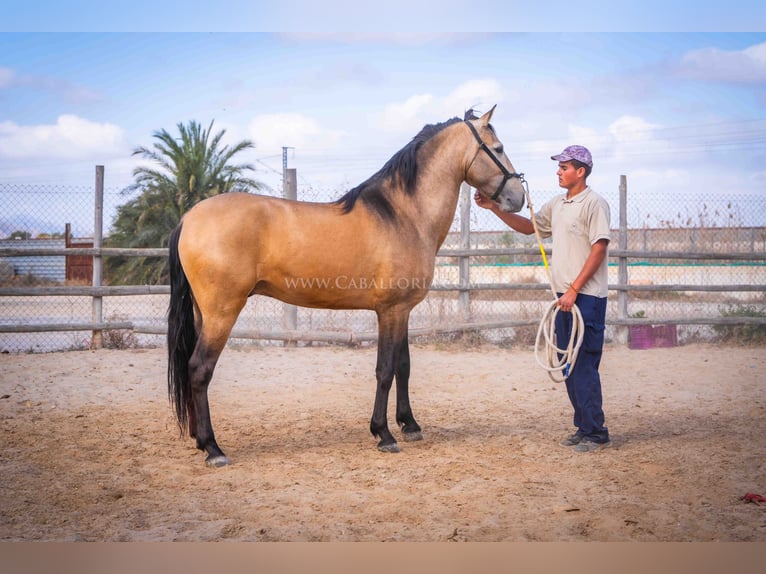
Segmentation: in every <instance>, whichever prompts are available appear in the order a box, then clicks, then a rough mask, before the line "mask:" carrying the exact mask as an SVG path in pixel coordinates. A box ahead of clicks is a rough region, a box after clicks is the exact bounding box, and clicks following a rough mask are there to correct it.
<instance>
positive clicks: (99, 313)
mask: <svg viewBox="0 0 766 574" xmlns="http://www.w3.org/2000/svg"><path fill="white" fill-rule="evenodd" d="M95 195H96V199H95V209H94V218H93V248H94V249H101V247H102V246H103V233H104V166H103V165H97V166H96V194H95ZM102 264H103V261H102V259H101V255H94V256H93V286H94V287H101V283H102ZM102 304H103V301H102V298H101V296H100V295H94V296H93V301H92V308H93V322H94V323H103V322H104V316H103V307H102ZM103 346H104V334H103V332H102V331H100V330H94V331H93V334H92V337H91V347H92V348H94V349H100V348H102V347H103Z"/></svg>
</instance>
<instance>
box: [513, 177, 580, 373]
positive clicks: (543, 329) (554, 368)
mask: <svg viewBox="0 0 766 574" xmlns="http://www.w3.org/2000/svg"><path fill="white" fill-rule="evenodd" d="M522 184H523V185H524V192H525V194H526V196H527V205H528V206H529V212H530V214H531V217H530V219H531V220H532V227H533V228H534V230H535V237H536V238H537V245H538V247H539V248H540V254H541V255H542V257H543V265H544V266H545V272H546V273H547V275H548V284H549V285H550V288H551V293H553V301H551V304H550V305H549V306H548V309H547V310H546V312H545V314H544V315H543V318H542V320H541V321H540V325H539V326H538V328H537V336H536V337H535V359H536V360H537V364H538V365H540V366H541V367H542V368H543V369H545V370H546V371H547V372H548V376H549V377H550V378H551V380H553V381H554V382H556V383H561V382H563V381H564V380H566V378H567V377H568V376H569V374H570V373H571V372H572V369H574V365H575V362H576V361H577V355H578V354H579V352H580V347H581V346H582V340H583V337H584V336H585V322H584V321H583V318H582V313H580V309H579V307H577V305H576V304H574V303H573V304H572V331H571V333H570V335H569V341H568V342H567V346H566V348H565V349H561V348H559V347H558V345H557V341H556V315H558V313H559V311H560V310H561V309H560V308H559V304H558V299H559V298H558V295H557V294H556V290H555V289H554V288H553V277H552V275H551V269H550V267H549V265H548V258H547V257H546V255H545V248H544V247H543V242H542V240H541V239H540V231H539V230H538V229H537V221H536V220H535V210H534V208H533V207H532V198H531V197H530V196H529V186H528V185H527V182H526V180H523V179H522ZM541 342H542V343H544V349H541ZM542 350H544V351H545V353H544V361H543V359H542V358H541V356H540V355H541V352H542Z"/></svg>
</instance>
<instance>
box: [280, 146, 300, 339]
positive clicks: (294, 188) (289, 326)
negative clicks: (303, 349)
mask: <svg viewBox="0 0 766 574" xmlns="http://www.w3.org/2000/svg"><path fill="white" fill-rule="evenodd" d="M289 149H295V148H290V147H282V197H284V198H285V199H289V200H292V201H297V199H298V177H297V175H296V172H295V168H293V169H288V168H287V150H289ZM282 326H283V328H284V329H285V330H287V331H295V330H296V329H297V328H298V308H297V307H296V306H295V305H289V304H287V303H285V304H284V305H283V307H282ZM285 346H286V347H294V346H295V342H294V341H293V342H288V341H285Z"/></svg>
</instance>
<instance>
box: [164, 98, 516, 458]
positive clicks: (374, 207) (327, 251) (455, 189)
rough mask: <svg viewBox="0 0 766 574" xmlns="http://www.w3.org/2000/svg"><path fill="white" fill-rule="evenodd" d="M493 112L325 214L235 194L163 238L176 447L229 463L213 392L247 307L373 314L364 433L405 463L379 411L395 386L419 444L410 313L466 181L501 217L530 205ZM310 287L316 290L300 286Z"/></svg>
mask: <svg viewBox="0 0 766 574" xmlns="http://www.w3.org/2000/svg"><path fill="white" fill-rule="evenodd" d="M495 107H496V106H493V107H492V108H491V109H490V110H489V111H488V112H486V113H484V114H483V115H482V116H481V117H478V116H477V115H476V114H475V113H474V112H473V110H469V111H467V112H466V113H465V115H464V117H463V118H462V119H460V118H458V117H454V118H452V119H450V120H447V121H445V122H442V123H438V124H429V125H426V126H425V127H423V129H422V130H421V131H420V132H419V133H418V134H417V135H416V136H415V137H414V138H412V140H411V141H410V142H409V143H407V145H405V146H404V147H403V148H402V149H401V150H399V151H398V152H397V153H396V154H394V155H393V156H392V157H391V158H390V159H389V160H388V162H386V163H385V165H384V166H383V167H382V168H381V169H380V170H379V171H378V172H377V173H375V174H374V175H373V176H372V177H370V178H369V179H368V180H366V181H365V182H363V183H362V184H360V185H358V186H356V187H355V188H353V189H351V190H350V191H348V192H347V193H345V194H344V195H343V196H342V197H340V198H339V199H337V200H334V201H330V202H326V203H320V202H304V201H294V200H287V199H282V198H275V197H269V196H263V195H257V194H249V193H242V192H229V193H225V194H220V195H216V196H213V197H210V198H207V199H204V200H202V201H200V202H199V203H197V204H196V205H195V206H193V207H192V208H191V209H189V211H187V212H186V214H185V215H184V216H183V218H182V219H181V221H180V222H179V224H178V225H177V226H176V227H175V228H174V230H173V231H172V233H171V235H170V239H169V268H170V283H171V285H170V287H171V290H170V303H169V306H168V313H167V317H168V331H167V349H168V394H169V399H170V402H171V405H172V407H173V410H174V411H175V418H176V419H177V423H178V426H179V428H180V430H181V433H182V435H184V434H185V433H186V432H187V431H188V434H189V436H190V437H191V438H192V439H195V440H196V446H197V448H198V449H200V450H202V451H204V452H205V453H206V454H207V457H206V459H205V464H206V465H208V466H211V467H219V466H224V465H227V464H229V459H228V457H227V456H226V455H225V454H224V452H223V451H222V450H221V448H220V447H219V446H218V443H217V442H216V439H215V434H214V432H213V427H212V423H211V419H210V408H209V403H208V392H207V391H208V386H209V384H210V381H211V379H212V376H213V371H214V370H215V366H216V363H217V362H218V359H219V357H220V355H221V352H222V351H223V349H224V347H225V345H226V343H227V340H228V338H229V335H230V333H231V330H232V328H233V326H234V324H235V322H236V320H237V317H238V316H239V314H240V312H241V311H242V309H243V307H244V306H245V303H246V302H247V300H248V298H249V297H250V296H252V295H266V296H269V297H273V298H276V299H279V300H281V301H284V302H286V303H291V304H293V305H298V306H303V307H313V308H324V309H368V310H373V311H375V313H376V316H377V320H378V340H377V363H376V367H375V379H376V383H377V388H376V392H375V401H374V406H373V411H372V418H371V420H370V432H371V433H372V435H373V437H375V438H377V439H379V442H378V444H377V448H378V449H379V450H380V451H382V452H399V450H400V449H399V446H398V443H397V441H396V439H395V438H394V436H393V434H391V431H390V429H389V427H388V421H387V417H386V411H387V408H388V396H389V391H390V389H391V386H392V382H393V380H394V379H396V422H397V424H398V425H399V427H400V430H401V433H402V435H403V438H404V440H405V441H416V440H422V438H423V435H422V431H421V427H420V425H419V424H418V423H417V422H416V421H415V417H414V416H413V413H412V409H411V406H410V400H409V391H408V388H409V378H410V351H409V344H408V322H409V316H410V312H411V310H412V309H413V307H415V305H417V304H418V303H420V302H421V301H422V300H423V298H424V297H425V296H426V294H427V293H428V290H429V287H430V284H431V281H432V279H433V273H434V264H435V260H436V253H437V251H438V250H439V247H440V246H441V244H442V242H443V241H444V238H445V237H446V235H447V232H448V231H449V228H450V224H451V222H452V219H453V217H454V214H455V209H456V207H457V202H458V197H459V189H460V185H461V183H462V182H463V181H465V182H467V183H468V184H469V185H471V186H472V187H474V188H476V189H477V190H478V191H479V192H480V193H482V194H484V195H486V196H488V197H491V198H493V199H494V200H495V201H497V202H498V203H499V205H500V207H501V209H503V210H504V211H507V212H517V211H519V210H521V208H522V206H523V204H524V188H523V185H522V184H523V183H524V177H523V174H519V173H516V172H515V170H514V168H513V165H512V164H511V162H510V160H509V159H508V156H507V155H506V154H505V152H504V149H503V144H502V143H501V142H500V140H499V139H498V137H497V134H496V133H495V129H494V127H493V126H492V125H491V124H490V120H491V118H492V114H493V112H494V110H495ZM301 278H304V279H306V278H309V279H311V280H303V281H301V280H300V279H301Z"/></svg>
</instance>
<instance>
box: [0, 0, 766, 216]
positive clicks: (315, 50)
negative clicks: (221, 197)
mask: <svg viewBox="0 0 766 574" xmlns="http://www.w3.org/2000/svg"><path fill="white" fill-rule="evenodd" d="M4 4H6V5H8V7H9V8H11V9H12V10H11V12H12V17H10V18H9V19H5V20H4V21H3V23H2V24H1V25H0V183H25V184H26V183H45V184H48V183H59V184H69V185H91V184H92V181H93V171H94V167H93V166H95V165H96V164H102V165H105V168H106V185H107V187H110V188H118V187H124V186H126V185H128V184H129V183H131V181H132V170H133V169H134V167H135V166H136V165H137V161H138V160H137V158H134V157H132V155H131V152H132V150H133V149H135V148H136V147H138V146H150V145H151V144H152V133H153V132H154V131H155V130H158V129H162V128H164V129H167V130H168V131H171V132H172V131H174V130H175V126H176V124H178V123H179V122H183V123H186V122H188V121H189V120H196V121H199V122H200V123H202V124H204V125H207V124H209V123H210V122H211V121H215V124H214V129H216V130H219V129H225V130H226V132H227V137H228V141H232V142H233V141H238V140H241V139H245V138H247V139H251V140H252V141H253V142H254V143H255V144H256V147H255V149H254V150H252V151H251V152H249V153H248V154H247V155H243V156H242V157H241V158H240V159H241V160H242V161H250V162H253V163H254V164H255V165H256V166H257V168H258V171H257V172H256V173H255V177H256V178H257V179H260V180H262V181H263V182H264V183H266V184H267V185H268V186H269V187H270V188H271V189H272V190H274V192H279V191H280V190H281V169H282V157H281V148H282V146H287V147H290V148H291V149H290V151H289V155H288V165H289V166H290V167H294V168H296V169H297V171H298V185H299V190H300V189H301V188H305V189H308V188H310V189H311V190H312V191H313V193H319V194H320V195H325V196H327V197H328V198H333V197H337V196H338V195H340V193H341V192H342V191H344V190H345V189H348V188H349V187H351V186H353V185H356V184H358V183H360V182H361V181H363V180H364V179H366V178H367V177H369V176H370V175H372V173H374V172H375V171H377V169H378V168H379V167H380V166H382V165H383V163H385V161H386V160H387V159H388V158H389V157H390V156H391V155H392V154H393V153H394V152H396V151H397V150H398V149H399V148H400V147H402V146H403V145H405V144H406V143H407V142H408V141H409V139H410V138H411V137H412V136H413V135H415V134H416V133H417V132H418V131H419V130H420V128H422V127H423V125H425V124H426V123H432V122H438V121H443V120H446V119H449V118H451V117H453V116H462V114H463V112H464V110H465V109H467V108H469V107H472V106H474V107H476V108H477V109H479V110H480V111H484V110H486V109H488V108H489V107H491V106H492V105H494V104H497V109H496V112H495V116H494V118H493V123H494V125H495V127H496V129H497V132H498V134H499V136H500V137H501V139H502V140H503V142H504V143H505V147H506V150H507V153H508V155H509V157H510V159H511V161H512V162H513V163H514V167H515V168H516V169H517V171H523V172H524V173H525V174H526V177H527V179H528V180H529V182H530V187H531V188H532V189H533V190H538V189H539V190H550V191H553V190H555V189H556V183H555V163H554V162H552V161H551V160H550V159H549V156H550V155H551V154H553V153H558V152H559V151H560V150H561V149H562V148H563V147H564V146H566V145H568V144H570V143H579V144H582V145H586V146H588V147H589V148H590V149H591V151H592V152H593V155H594V160H595V164H596V166H595V169H594V173H593V175H592V177H591V179H590V183H591V185H592V186H593V187H594V188H596V189H598V190H610V192H611V191H613V190H616V188H617V186H618V183H619V176H620V175H622V174H625V175H627V176H628V182H629V189H630V191H631V193H633V194H636V195H641V194H646V195H652V194H662V195H664V196H666V197H668V196H669V197H672V196H673V194H680V195H684V194H686V195H689V194H694V193H695V191H698V190H701V189H704V190H705V192H706V193H708V192H711V190H715V192H719V193H720V194H721V195H722V196H723V195H725V196H727V197H735V198H736V197H748V198H752V197H756V196H757V197H762V193H763V187H764V183H766V33H764V32H752V31H748V27H749V26H752V25H753V22H754V21H755V20H757V18H755V19H754V18H752V16H754V15H755V16H758V15H763V14H764V12H766V9H764V8H760V7H758V6H755V4H753V6H751V7H750V8H751V10H750V13H749V15H750V16H751V17H750V18H744V19H742V18H740V20H741V21H739V22H734V21H733V20H732V18H733V16H732V14H733V11H731V10H729V11H726V12H718V13H717V14H718V15H719V16H717V19H713V20H711V18H713V17H715V16H716V13H713V12H710V11H709V6H708V8H705V7H701V8H699V9H698V10H697V12H695V15H694V17H692V18H689V17H688V15H685V14H682V13H677V14H671V13H669V9H666V10H665V12H664V13H665V15H666V16H667V18H666V19H663V22H666V23H667V27H668V29H667V30H662V29H660V30H657V28H656V25H655V27H654V28H652V27H651V26H650V25H649V20H648V17H649V16H654V15H656V11H654V10H652V8H654V7H658V6H660V5H661V3H658V2H652V1H648V2H644V3H643V6H644V11H640V12H639V11H635V12H634V11H632V10H633V9H630V10H623V12H621V13H620V18H617V19H616V20H617V24H618V25H617V26H615V22H612V23H611V24H612V29H617V30H622V31H618V32H612V31H609V26H608V24H609V23H608V22H606V21H605V20H604V19H603V11H599V12H592V13H591V14H590V15H588V14H584V15H582V14H581V15H580V16H577V15H576V14H577V13H573V12H572V10H571V8H566V9H563V10H559V9H557V8H559V6H557V4H562V5H564V3H556V2H554V3H552V4H551V3H549V4H546V5H545V7H537V8H535V9H534V10H536V11H537V12H538V13H539V18H538V19H537V20H535V18H534V14H532V15H530V14H529V12H528V11H526V12H524V14H525V19H524V20H521V21H520V20H519V19H518V18H515V19H511V18H508V20H507V21H508V22H510V21H513V22H514V23H516V24H517V25H518V26H517V30H520V31H516V32H513V31H511V32H509V31H497V32H492V31H486V30H487V29H491V27H492V26H493V25H494V24H497V23H498V22H502V21H503V20H502V19H500V18H498V14H497V12H494V11H493V10H492V8H493V3H492V2H490V3H489V4H486V3H484V4H483V5H482V7H481V8H479V7H471V8H466V7H463V8H461V6H462V5H458V4H457V3H455V2H445V3H444V4H443V5H442V6H443V7H444V8H445V10H446V9H450V8H452V9H454V10H458V9H460V10H462V12H460V13H461V14H467V11H469V12H471V13H472V15H473V17H474V18H475V20H476V21H477V23H478V22H480V23H481V24H482V25H483V27H484V29H485V31H475V32H471V31H460V32H450V31H444V28H445V26H443V25H442V26H441V27H442V30H439V29H438V28H439V26H440V25H441V22H438V21H437V22H436V23H435V24H434V25H433V27H430V26H424V25H422V24H421V28H420V30H416V29H415V26H414V24H412V23H410V24H409V25H411V26H412V28H413V29H407V26H404V27H400V28H399V29H394V31H387V32H380V31H376V30H374V29H373V30H370V29H364V28H365V27H364V26H360V25H356V24H354V20H353V19H352V20H351V21H343V22H342V23H340V24H337V23H336V21H334V20H331V19H330V23H331V24H336V26H335V27H334V29H333V26H330V27H328V26H326V25H325V24H327V22H325V21H320V20H322V18H323V19H324V20H328V18H327V14H328V13H327V12H324V13H323V15H317V14H316V13H315V12H312V10H306V9H304V10H302V11H301V12H300V15H301V17H300V18H299V22H302V23H303V24H302V25H299V26H295V27H294V28H293V29H290V28H291V26H290V25H288V24H292V23H293V22H292V21H291V20H290V17H291V16H295V14H294V13H289V12H286V11H285V10H287V8H286V7H287V6H289V5H290V4H291V3H289V2H288V3H280V4H278V5H277V4H274V5H273V6H272V5H268V6H270V8H271V9H270V11H269V12H268V13H269V15H270V20H269V21H265V20H264V19H263V18H260V19H259V18H258V17H257V14H259V12H258V9H261V10H265V8H266V6H264V3H258V2H255V3H253V2H251V3H237V2H220V3H218V5H220V6H221V7H222V8H224V7H227V5H236V6H233V7H235V8H237V9H239V10H240V11H239V12H237V13H238V14H240V15H242V18H234V19H233V18H231V17H230V16H229V17H228V18H223V17H222V16H221V14H220V13H219V14H218V16H216V17H215V18H211V19H210V20H209V21H206V22H204V23H203V24H202V25H200V23H199V22H197V23H195V24H193V25H192V24H191V23H189V22H186V21H185V20H184V19H183V18H181V19H180V20H178V19H176V20H174V19H173V18H172V17H171V16H170V15H169V14H166V13H165V9H164V8H162V7H159V8H157V7H155V8H146V10H142V8H144V7H146V6H147V4H146V3H143V2H141V1H136V2H130V3H122V2H115V3H114V5H115V6H114V7H113V9H112V11H111V12H110V13H109V14H108V16H109V17H108V18H106V17H103V16H102V15H101V14H100V13H99V11H98V10H96V11H95V12H94V11H90V12H88V14H89V16H88V17H82V16H80V17H79V18H75V17H73V14H74V12H73V10H69V11H68V12H64V11H63V10H62V9H61V7H60V5H59V4H58V3H48V2H38V3H35V4H34V5H33V7H34V12H33V11H32V9H31V8H30V6H32V5H31V4H30V3H28V2H16V1H15V0H14V1H10V2H8V1H6V2H4ZM69 4H70V8H72V6H71V5H75V7H81V8H85V7H89V6H91V7H92V6H97V5H96V4H94V3H89V2H72V3H69ZM189 4H190V5H195V2H191V3H189ZM293 4H294V3H293ZM329 4H330V7H332V6H333V3H332V2H330V3H329ZM518 4H519V3H515V2H510V3H508V2H506V3H504V4H503V8H502V9H503V10H504V11H505V12H504V13H505V14H507V13H508V10H509V8H511V9H512V8H513V7H514V6H518ZM597 4H599V3H598V2H584V3H580V4H579V6H581V7H586V8H588V7H590V8H597V6H596V5H597ZM745 4H747V3H745ZM163 6H164V5H163ZM307 6H314V3H309V4H308V5H307ZM566 6H568V5H566ZM128 7H130V8H131V9H130V10H128ZM229 7H232V6H229ZM277 7H278V8H277ZM670 11H671V12H672V9H670ZM418 12H419V10H418V9H417V7H415V8H414V9H413V10H410V12H409V13H410V14H412V13H415V14H417V13H418ZM511 12H512V10H511ZM222 13H224V14H226V13H228V14H231V12H226V11H225V10H224V11H222ZM261 13H263V12H261ZM105 14H106V12H105ZM572 14H575V15H572ZM594 14H595V16H594ZM481 15H483V16H484V17H483V18H482V17H481ZM674 15H675V16H677V18H675V19H674V18H673V16H674ZM357 16H358V15H357ZM372 16H374V14H373V15H372ZM543 16H545V17H546V20H545V21H546V22H547V23H549V24H551V23H552V24H553V26H559V25H560V26H561V30H554V31H545V30H544V29H543V28H542V26H541V27H540V31H538V30H537V29H536V27H535V25H534V24H535V22H538V21H542V19H543ZM631 16H632V19H631ZM740 16H741V15H740ZM312 17H316V18H318V20H316V21H314V22H313V23H314V24H315V27H314V28H313V29H314V30H317V31H311V32H306V31H305V29H307V28H309V29H312V28H310V27H309V26H308V24H306V20H307V19H311V18H312ZM370 17H371V16H370V15H369V14H367V15H366V17H363V18H361V19H360V18H358V17H357V18H356V21H357V22H362V23H366V24H368V25H369V22H370ZM578 17H579V18H580V19H581V20H582V21H583V25H575V24H574V23H575V22H579V20H576V18H578ZM248 18H249V19H248ZM388 18H391V15H390V14H389V16H388ZM640 18H647V23H646V25H644V24H643V22H644V20H641V19H640ZM694 18H698V19H700V20H699V21H697V20H695V19H694ZM471 21H473V19H472V20H471ZM711 21H712V22H716V23H717V24H718V26H719V27H723V28H726V27H728V28H729V29H731V30H734V31H718V32H716V31H713V32H696V31H693V28H694V26H695V24H697V25H698V26H697V27H698V28H702V29H704V28H705V27H704V26H702V24H703V23H704V22H711ZM760 21H761V22H764V21H766V19H764V18H760ZM348 22H350V23H348ZM376 22H377V27H378V29H381V28H385V27H386V26H385V24H386V22H387V19H386V17H385V16H381V17H380V18H379V19H378V20H377V21H376ZM625 22H628V24H629V25H628V26H620V25H619V23H625ZM155 23H156V28H155ZM160 23H162V24H164V28H163V27H162V26H161V25H160ZM169 23H172V24H169ZM248 23H249V26H248ZM525 23H526V24H525ZM674 23H678V24H674ZM259 24H263V26H262V27H261V26H260V25H259ZM585 24H588V25H587V26H586V25H585ZM633 26H635V29H633V30H631V27H633ZM248 27H249V28H250V29H251V30H253V29H255V30H258V29H263V30H267V31H255V32H254V31H248V30H247V28H248ZM323 27H324V28H325V30H321V28H323ZM370 27H372V26H370ZM708 27H710V26H708ZM269 28H270V29H269ZM300 28H303V30H300ZM446 28H447V29H449V28H450V27H449V26H446ZM468 28H469V30H470V26H468ZM477 28H478V26H477ZM507 28H510V26H508V27H507ZM582 29H585V30H586V31H584V32H583V31H580V30H582ZM71 30H79V31H78V32H72V31H71ZM172 30H184V31H172ZM189 30H193V31H191V32H190V31H189ZM464 30H465V27H464ZM615 209H616V206H615Z"/></svg>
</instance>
